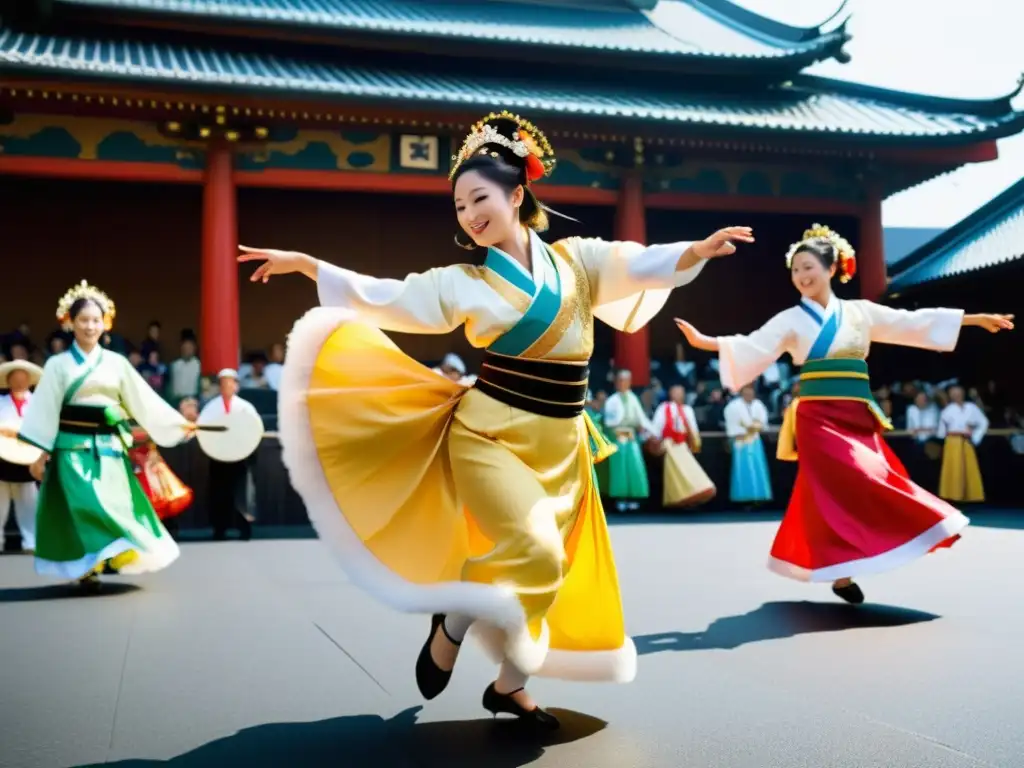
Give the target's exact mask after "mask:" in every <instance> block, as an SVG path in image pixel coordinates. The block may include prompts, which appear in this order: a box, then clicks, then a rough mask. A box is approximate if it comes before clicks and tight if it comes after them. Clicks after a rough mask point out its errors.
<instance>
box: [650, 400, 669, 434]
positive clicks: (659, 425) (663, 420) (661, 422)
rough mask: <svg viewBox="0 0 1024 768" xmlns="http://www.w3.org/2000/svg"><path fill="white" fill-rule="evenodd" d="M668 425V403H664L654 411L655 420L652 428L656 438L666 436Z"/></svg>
mask: <svg viewBox="0 0 1024 768" xmlns="http://www.w3.org/2000/svg"><path fill="white" fill-rule="evenodd" d="M667 423H668V403H662V404H661V405H659V406H658V407H657V409H655V411H654V419H653V420H652V421H651V427H652V430H653V432H654V436H655V437H661V436H662V435H664V434H665V425H666V424H667Z"/></svg>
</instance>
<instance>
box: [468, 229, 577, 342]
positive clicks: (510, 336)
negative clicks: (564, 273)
mask: <svg viewBox="0 0 1024 768" xmlns="http://www.w3.org/2000/svg"><path fill="white" fill-rule="evenodd" d="M534 256H535V257H540V258H543V259H544V262H543V264H542V265H541V275H542V279H541V281H540V284H539V285H537V284H534V281H533V280H531V279H530V278H529V277H527V276H526V275H525V274H523V272H522V271H521V270H519V269H518V268H517V267H516V265H515V264H514V263H513V262H512V260H511V259H509V258H508V257H507V256H504V255H502V254H500V253H498V252H497V251H495V250H494V249H493V248H491V249H489V250H488V251H487V259H486V261H484V268H485V269H490V270H492V271H493V272H495V273H497V274H498V275H499V276H501V277H502V278H504V279H505V280H507V281H508V282H510V283H511V284H512V285H514V286H515V287H516V288H519V289H520V290H521V291H523V292H524V293H526V294H528V295H530V296H532V297H533V300H532V301H531V302H530V306H529V307H528V308H527V310H526V312H525V313H524V314H523V316H522V317H521V318H519V322H517V323H516V324H515V325H513V326H512V327H511V328H509V329H508V330H507V331H506V332H505V333H503V334H502V335H501V336H500V337H498V338H497V339H495V340H494V342H493V343H492V344H491V345H490V346H489V347H488V348H487V349H488V350H489V351H491V352H495V353H497V354H499V355H506V356H508V357H519V356H521V355H522V354H523V353H524V352H526V350H528V349H529V348H530V347H531V346H533V344H534V343H535V342H536V341H537V340H538V339H540V338H541V337H542V336H543V335H544V334H545V333H546V332H547V330H548V328H550V327H551V324H552V323H554V322H555V318H556V317H557V316H558V310H559V307H560V306H561V304H562V278H561V276H560V275H559V273H558V266H557V264H556V263H555V255H554V254H553V253H552V252H551V249H550V248H549V247H548V246H547V245H545V246H544V250H543V256H541V255H540V254H534Z"/></svg>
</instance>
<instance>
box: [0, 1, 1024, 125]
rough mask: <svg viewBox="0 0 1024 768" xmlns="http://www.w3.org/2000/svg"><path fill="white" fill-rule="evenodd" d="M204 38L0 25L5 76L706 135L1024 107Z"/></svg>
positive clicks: (982, 114)
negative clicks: (300, 49)
mask: <svg viewBox="0 0 1024 768" xmlns="http://www.w3.org/2000/svg"><path fill="white" fill-rule="evenodd" d="M269 1H271V0H268V2H269ZM203 42H205V43H206V44H205V45H186V44H171V43H165V42H154V41H150V42H143V41H137V40H131V39H127V40H124V39H121V40H117V39H115V40H111V39H103V40H98V39H89V38H82V37H65V36H55V35H45V34H33V33H28V32H16V31H14V30H11V29H4V28H0V73H3V74H8V75H11V74H18V75H23V76H29V77H36V78H48V79H52V78H54V77H58V78H61V79H62V80H67V79H69V78H76V79H79V80H82V81H86V82H89V81H91V82H104V83H109V82H111V81H116V82H119V83H123V84H126V85H136V86H138V85H142V86H145V87H164V88H172V89H176V88H182V89H192V90H199V91H205V92H211V91H215V92H217V93H224V94H227V93H231V92H236V93H238V92H242V93H248V94H252V93H253V92H256V93H259V94H260V95H261V96H265V97H273V98H277V99H282V100H289V99H298V98H302V99H305V100H306V101H309V100H311V99H312V100H317V101H319V100H323V101H345V102H353V101H354V102H358V103H363V104H366V103H376V104H384V105H387V106H396V107H400V108H404V109H416V108H423V107H425V108H428V109H446V110H458V111H460V112H465V111H472V112H476V111H480V110H483V111H488V110H491V109H493V108H495V106H500V107H504V108H508V109H515V110H520V111H524V112H529V114H530V115H531V116H534V117H539V116H543V115H559V116H562V117H583V118H588V119H591V118H605V119H607V120H626V121H630V122H632V123H634V124H635V123H637V122H643V123H653V124H660V125H664V126H667V127H673V128H675V129H683V128H686V127H690V128H693V129H694V130H695V131H703V132H704V133H707V129H709V128H710V129H713V130H714V132H715V135H716V136H718V137H724V136H728V135H736V134H737V133H740V134H750V133H765V132H770V133H774V134H778V133H784V134H792V135H798V136H814V135H818V136H825V137H828V136H832V137H840V138H842V139H843V141H844V142H856V141H865V140H866V141H884V142H886V143H893V142H900V141H905V140H909V141H912V142H914V143H918V144H919V143H922V142H924V143H929V142H931V143H935V142H938V143H968V142H975V141H979V140H983V139H989V138H997V137H1000V136H1005V135H1010V134H1013V133H1016V132H1018V131H1019V130H1021V129H1022V128H1024V113H1019V112H1014V111H1013V109H1012V108H1011V106H1010V102H1009V97H1007V98H1004V99H993V100H989V101H966V100H955V99H933V98H930V97H925V96H917V95H912V94H905V93H900V92H896V91H889V90H885V89H878V88H871V87H865V86H859V85H851V84H849V83H843V82H841V81H835V80H829V79H824V78H818V77H811V76H797V77H796V78H794V79H793V80H792V81H789V82H786V83H783V84H780V85H777V86H771V87H768V88H766V89H764V90H763V91H755V92H750V91H742V90H738V91H737V90H734V91H732V92H729V91H721V90H705V91H701V92H698V91H684V90H683V89H681V88H680V87H679V86H678V85H676V83H677V81H676V80H674V79H672V78H667V79H665V78H663V79H661V80H660V81H659V80H658V79H657V78H644V79H641V80H639V81H638V80H637V79H636V78H630V77H628V73H627V76H625V77H619V78H618V79H616V78H614V77H610V76H609V77H600V78H597V77H589V78H586V77H581V76H580V75H579V74H578V73H572V72H567V71H564V70H561V69H554V68H553V69H552V70H549V71H545V72H542V73H534V72H532V71H531V72H529V73H527V74H518V73H516V72H508V70H507V69H505V68H503V67H494V66H486V65H480V66H472V65H467V63H465V62H461V61H453V60H444V61H438V60H436V59H434V58H424V59H420V60H417V61H415V62H412V63H410V62H409V61H408V60H405V59H403V60H402V61H403V63H401V64H399V63H395V64H393V65H388V64H386V63H379V64H372V63H368V61H367V59H366V56H365V55H363V54H362V53H361V52H360V56H359V57H358V60H356V59H355V57H354V56H352V57H350V58H349V59H348V60H345V59H344V57H343V56H342V55H341V54H342V53H343V52H340V51H338V50H336V49H331V50H330V54H331V55H325V54H324V51H323V49H314V50H319V52H320V57H319V58H312V57H309V58H307V57H299V56H298V55H297V54H296V55H294V56H286V55H276V54H271V53H260V52H258V51H259V49H258V48H257V47H255V46H250V47H249V49H248V50H246V49H241V50H238V49H230V48H225V47H224V46H214V45H212V44H210V40H209V39H205V40H204V41H203ZM386 61H396V62H397V61H399V60H398V59H395V58H394V57H389V58H388V59H387V60H386ZM506 72H508V74H506Z"/></svg>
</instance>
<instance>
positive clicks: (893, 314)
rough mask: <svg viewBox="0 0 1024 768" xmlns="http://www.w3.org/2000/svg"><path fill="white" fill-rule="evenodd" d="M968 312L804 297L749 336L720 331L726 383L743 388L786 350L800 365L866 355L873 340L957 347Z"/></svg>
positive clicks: (941, 349)
mask: <svg viewBox="0 0 1024 768" xmlns="http://www.w3.org/2000/svg"><path fill="white" fill-rule="evenodd" d="M963 317H964V312H963V310H961V309H918V310H915V311H913V312H911V311H908V310H905V309H893V308H892V307H885V306H882V305H881V304H875V303H874V302H871V301H866V300H862V299H858V300H852V301H851V300H841V299H838V298H836V296H835V295H833V296H832V297H831V298H830V299H829V302H828V306H827V307H825V308H822V307H821V305H820V304H818V303H816V302H813V301H810V300H809V299H801V301H800V303H799V304H797V305H796V306H794V307H790V308H789V309H785V310H783V311H782V312H779V314H777V315H775V317H773V318H772V319H771V320H769V321H768V322H767V323H765V324H764V325H763V326H761V328H759V329H758V330H756V331H754V332H753V333H751V334H750V335H748V336H721V337H719V339H718V343H719V350H718V359H719V361H720V373H721V377H722V384H723V386H725V387H726V388H727V389H730V390H732V391H733V392H738V391H739V390H740V389H741V388H742V387H743V386H744V385H745V384H749V383H751V382H752V381H754V380H755V379H757V377H758V376H760V375H761V374H762V373H763V372H764V371H765V370H766V369H767V368H768V366H769V365H771V364H772V363H773V362H775V361H776V360H777V359H778V358H779V357H780V356H781V355H782V354H784V353H786V352H788V353H789V354H790V355H792V357H793V362H794V363H796V364H797V365H803V364H804V363H805V362H807V360H814V359H822V358H854V359H857V360H866V359H867V357H868V350H869V349H870V347H871V342H878V343H880V344H900V345H902V346H905V347H919V348H921V349H931V350H935V351H939V352H949V351H951V350H953V349H954V348H955V347H956V343H957V339H959V337H960V326H961V323H962V322H963Z"/></svg>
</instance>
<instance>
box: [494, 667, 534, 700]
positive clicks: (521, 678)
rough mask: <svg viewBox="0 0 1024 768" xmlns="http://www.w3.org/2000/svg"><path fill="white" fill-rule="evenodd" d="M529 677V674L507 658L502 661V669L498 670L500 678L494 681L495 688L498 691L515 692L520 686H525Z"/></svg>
mask: <svg viewBox="0 0 1024 768" xmlns="http://www.w3.org/2000/svg"><path fill="white" fill-rule="evenodd" d="M529 679H530V676H529V675H524V674H523V673H522V672H520V671H519V670H518V669H516V668H515V666H513V664H512V662H510V661H509V660H508V659H506V660H505V661H503V662H502V663H501V669H499V670H498V679H497V680H495V681H494V690H495V691H497V692H498V693H513V692H514V691H518V690H519V689H520V688H525V687H526V681H527V680H529Z"/></svg>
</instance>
